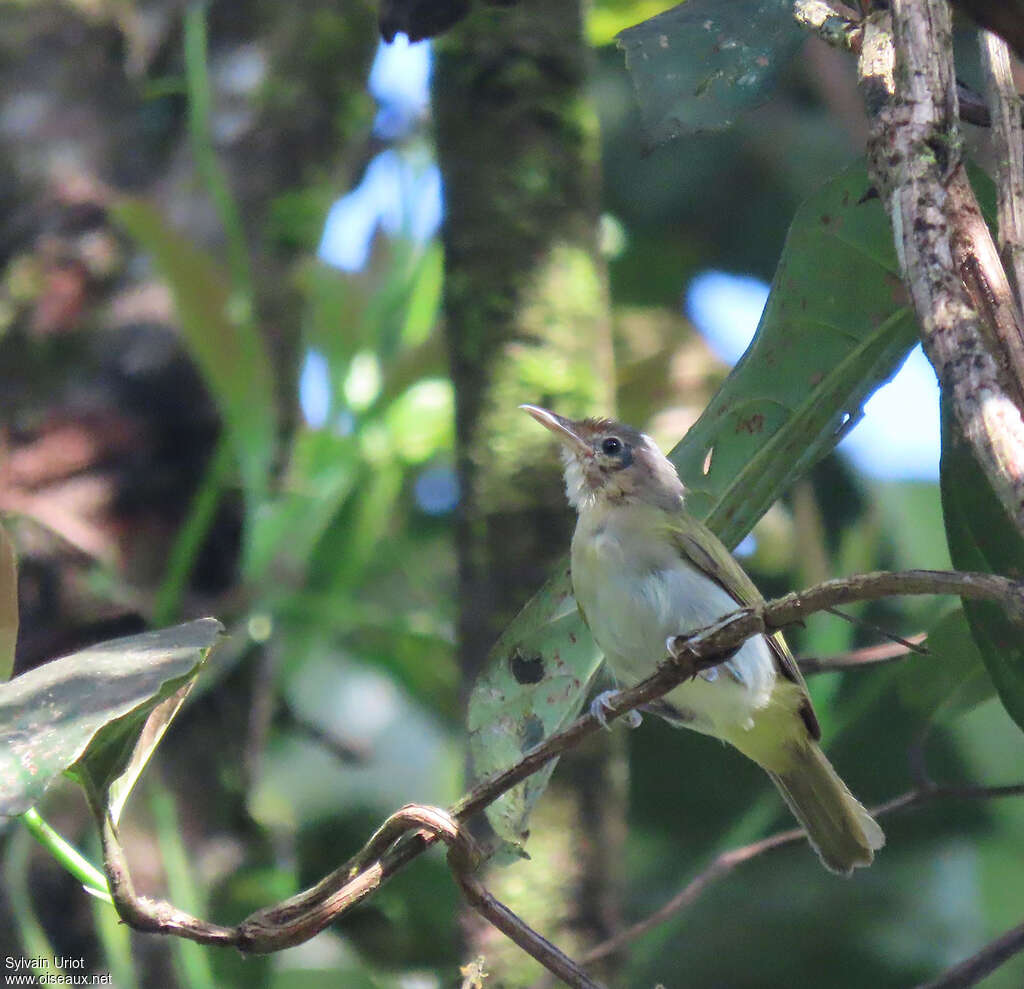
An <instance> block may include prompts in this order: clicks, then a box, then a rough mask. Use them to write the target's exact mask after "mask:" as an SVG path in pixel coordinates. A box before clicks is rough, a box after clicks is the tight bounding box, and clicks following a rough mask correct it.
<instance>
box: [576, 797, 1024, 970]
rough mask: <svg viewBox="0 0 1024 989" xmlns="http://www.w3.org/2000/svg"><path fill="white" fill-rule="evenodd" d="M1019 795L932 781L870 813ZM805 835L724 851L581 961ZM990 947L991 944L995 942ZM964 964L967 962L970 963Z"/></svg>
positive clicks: (785, 834) (615, 947) (782, 834)
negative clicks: (952, 801) (671, 894)
mask: <svg viewBox="0 0 1024 989" xmlns="http://www.w3.org/2000/svg"><path fill="white" fill-rule="evenodd" d="M1016 796H1024V783H1019V784H1016V785H1013V786H989V787H985V786H938V785H934V784H933V785H930V786H923V787H917V788H915V789H913V790H909V791H908V792H906V793H904V794H901V795H900V796H898V797H896V798H894V799H893V800H889V801H887V802H886V803H884V804H880V805H879V806H878V807H874V808H872V810H871V814H872V816H873V817H886V816H888V815H890V814H893V813H897V812H899V811H905V810H912V809H914V808H917V807H922V806H924V805H926V804H929V803H931V802H933V801H935V800H940V799H960V800H963V799H971V800H985V799H994V798H997V797H1016ZM803 837H804V832H803V831H802V830H800V829H799V828H793V829H791V830H788V831H779V832H778V833H776V834H773V835H769V836H768V837H767V838H762V839H761V840H760V841H755V842H752V843H751V844H749V845H742V846H741V847H739V848H731V849H729V850H728V851H725V852H721V853H720V854H719V855H717V856H716V857H715V858H714V859H713V860H712V861H711V863H710V865H708V866H707V867H706V868H705V869H703V870H702V871H701V872H699V873H697V875H696V876H694V878H693V879H691V880H690V881H689V882H688V883H687V884H686V885H685V886H684V887H683V888H682V889H681V890H680V891H679V892H678V893H676V894H675V896H673V897H672V898H671V899H670V900H668V901H667V902H666V903H665V904H664V905H663V906H661V907H659V908H658V909H657V910H655V911H654V913H652V914H650V915H648V916H647V917H644V919H643V920H639V921H637V922H636V923H635V924H631V925H630V926H629V927H627V928H625V929H624V930H622V931H620V932H619V933H618V934H616V935H615V936H614V937H611V938H609V939H608V940H607V941H604V942H603V943H601V944H599V945H596V946H595V947H593V948H591V949H590V951H588V952H587V953H586V954H585V955H584V956H583V957H582V958H581V959H580V964H583V965H589V964H590V963H591V962H595V961H598V960H599V959H601V958H604V957H606V956H607V955H610V954H614V953H615V952H616V951H619V950H621V949H622V948H623V947H625V946H626V945H627V944H629V943H631V942H632V941H635V940H636V939H637V938H639V937H641V936H642V935H644V934H646V933H647V932H648V931H650V930H652V929H653V928H655V927H657V926H658V925H659V924H662V923H664V922H665V921H666V920H668V919H669V918H670V917H672V916H674V915H675V914H677V913H679V912H681V911H682V910H685V909H687V908H688V907H690V906H692V905H693V904H694V902H696V900H697V899H698V898H699V897H700V896H701V895H702V894H703V893H704V891H705V890H706V889H707V888H708V887H709V886H711V885H713V884H714V883H715V882H717V881H718V880H719V879H723V878H725V876H727V875H729V873H730V872H732V871H733V870H734V869H735V868H736V867H737V866H740V865H743V863H744V862H749V861H750V860H751V859H754V858H757V857H758V856H760V855H763V854H764V853H765V852H770V851H772V850H774V849H776V848H783V847H785V846H786V845H792V844H794V843H795V842H797V841H800V840H801V839H802V838H803ZM1011 933H1013V932H1011ZM1004 936H1005V935H1004ZM993 944H995V942H993ZM989 947H992V945H990V946H989ZM1022 949H1024V942H1022V943H1021V944H1020V945H1019V946H1018V947H1017V948H1016V950H1017V951H1020V950H1022ZM986 950H987V949H986ZM977 957H979V956H975V958H977ZM1008 957H1009V955H1006V956H1004V957H1002V958H1001V959H1000V961H999V962H997V963H996V964H1001V962H1002V961H1005V960H1006V958H1008ZM964 964H965V965H966V964H967V963H964ZM994 967H995V965H993V966H992V968H994ZM991 970H992V969H991V968H989V969H985V970H984V971H983V972H982V974H987V972H989V971H991ZM973 984H974V983H967V982H964V983H959V982H958V983H948V985H950V986H953V985H956V986H961V985H964V986H966V985H973ZM935 985H937V986H938V985H942V986H945V985H947V983H944V982H942V983H935Z"/></svg>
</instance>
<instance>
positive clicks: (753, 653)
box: [572, 516, 775, 707]
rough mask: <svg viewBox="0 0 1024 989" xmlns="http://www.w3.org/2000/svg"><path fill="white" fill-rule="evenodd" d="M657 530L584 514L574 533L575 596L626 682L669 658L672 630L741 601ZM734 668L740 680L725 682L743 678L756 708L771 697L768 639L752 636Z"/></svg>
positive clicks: (707, 620) (704, 621)
mask: <svg viewBox="0 0 1024 989" xmlns="http://www.w3.org/2000/svg"><path fill="white" fill-rule="evenodd" d="M657 533H658V530H653V531H652V532H650V533H649V532H648V531H647V530H646V529H645V528H644V527H642V526H640V527H638V526H637V525H635V524H632V522H631V520H626V521H625V523H624V524H617V522H616V520H615V518H614V516H612V517H606V518H603V519H602V518H594V519H587V518H585V517H584V516H581V517H580V521H579V524H578V526H577V529H576V534H575V536H574V537H573V545H572V579H573V590H574V593H575V595H576V600H577V602H578V603H579V605H580V608H581V609H582V611H583V614H584V615H585V617H586V620H587V624H588V626H589V627H590V631H591V633H592V634H593V636H594V640H595V641H596V642H597V644H598V646H599V647H600V648H601V650H602V651H603V652H604V654H605V658H606V660H607V662H608V665H609V667H610V668H611V670H612V672H613V674H614V675H615V676H616V678H617V679H618V680H619V681H620V682H622V683H626V684H628V683H635V682H636V681H637V680H640V679H643V678H644V677H646V676H649V675H650V674H651V673H652V672H653V671H654V669H655V667H656V666H657V665H658V664H659V663H660V662H661V661H662V660H663V659H664V658H665V656H666V647H665V640H666V639H667V638H668V637H669V636H673V635H680V634H683V633H685V632H689V631H692V630H694V629H697V628H702V627H704V626H706V625H710V624H712V623H713V622H715V621H717V620H718V619H719V618H721V617H723V616H724V615H726V614H728V613H729V612H731V611H734V610H735V609H736V607H737V604H736V602H735V601H734V600H733V598H732V597H731V596H730V595H729V594H728V593H727V592H726V591H725V590H723V589H722V588H721V587H720V586H719V585H718V584H717V583H715V582H714V581H713V580H711V579H710V578H709V577H708V576H707V575H706V574H704V573H703V571H701V570H699V569H698V568H697V567H696V566H694V565H693V564H691V563H690V562H689V560H688V559H687V558H686V557H684V556H682V555H681V554H680V553H679V552H678V551H677V549H676V548H675V546H674V545H673V544H672V543H671V541H669V540H667V539H664V538H659V536H658V534H657ZM730 668H731V669H732V671H733V672H734V674H735V679H734V678H732V677H728V678H720V681H724V680H726V679H728V680H730V681H731V682H732V683H733V684H735V685H736V686H738V684H736V679H738V680H740V682H741V683H742V684H743V686H744V687H745V688H746V689H745V690H744V693H747V694H748V701H747V702H749V703H752V704H753V705H754V706H755V707H756V706H758V705H759V704H761V703H766V702H767V699H768V696H769V695H770V694H771V690H772V686H773V684H774V681H775V669H774V663H773V661H772V658H771V654H770V651H769V649H768V646H767V643H765V641H764V640H763V639H761V638H760V637H759V638H756V639H752V640H750V641H748V642H747V643H746V644H745V645H744V646H743V648H741V649H740V650H739V652H738V653H737V654H736V656H735V657H733V659H732V661H731V663H730ZM707 686H708V687H710V686H712V684H707ZM720 686H721V687H725V686H726V684H725V683H724V682H721V683H720ZM679 689H682V688H679ZM675 694H676V691H673V694H672V695H670V699H671V697H675Z"/></svg>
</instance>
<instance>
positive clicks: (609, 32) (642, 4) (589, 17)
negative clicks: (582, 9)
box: [586, 0, 675, 45]
mask: <svg viewBox="0 0 1024 989" xmlns="http://www.w3.org/2000/svg"><path fill="white" fill-rule="evenodd" d="M674 6H675V3H674V2H673V0H598V2H597V3H591V4H587V8H586V32H587V41H589V42H590V44H592V45H607V44H610V43H611V42H612V41H614V40H615V35H617V34H618V33H619V32H620V31H623V30H625V29H626V28H628V27H632V26H633V25H634V24H639V23H640V22H641V21H646V20H647V19H648V18H651V17H654V16H655V15H656V14H660V13H663V12H664V11H666V10H668V9H669V8H670V7H674Z"/></svg>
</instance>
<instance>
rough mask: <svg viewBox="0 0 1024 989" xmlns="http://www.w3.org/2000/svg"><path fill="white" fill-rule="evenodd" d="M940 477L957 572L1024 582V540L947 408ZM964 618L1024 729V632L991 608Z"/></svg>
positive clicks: (972, 609) (970, 608)
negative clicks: (999, 575)
mask: <svg viewBox="0 0 1024 989" xmlns="http://www.w3.org/2000/svg"><path fill="white" fill-rule="evenodd" d="M939 473H940V482H941V487H942V512H943V515H944V516H945V520H946V540H947V542H948V543H949V556H950V559H951V560H952V561H953V566H954V567H956V568H957V569H958V570H980V571H984V572H986V573H998V574H1002V575H1003V576H1005V577H1013V578H1015V579H1017V580H1020V579H1021V578H1022V577H1024V536H1022V535H1021V533H1020V530H1019V529H1017V527H1016V526H1015V525H1013V523H1012V522H1011V521H1010V519H1009V517H1008V516H1007V514H1006V512H1005V511H1004V510H1003V507H1002V505H1001V504H1000V502H999V499H998V498H997V497H996V495H995V492H994V491H993V490H992V487H991V486H990V485H989V483H988V480H987V479H986V477H985V474H984V472H983V471H982V469H981V468H980V467H979V466H978V462H977V460H975V458H974V453H973V451H972V450H971V448H970V447H969V446H968V444H967V443H966V442H965V441H964V439H963V437H962V435H961V434H960V430H959V427H958V426H957V424H956V421H955V420H954V419H953V417H952V413H951V411H950V409H949V407H948V406H947V405H946V403H945V402H943V403H942V461H941V466H940V472H939ZM964 612H965V613H966V615H967V621H968V623H969V624H970V627H971V634H972V635H973V637H974V641H975V643H977V646H978V649H979V650H980V652H981V657H982V659H983V660H984V662H985V666H986V668H987V669H988V672H989V675H990V676H991V677H992V682H993V683H994V684H995V688H996V691H997V692H998V694H999V698H1000V700H1001V701H1002V702H1003V707H1005V708H1006V710H1007V712H1008V713H1009V715H1010V717H1011V718H1013V720H1014V721H1016V722H1017V724H1018V725H1020V727H1021V728H1024V630H1022V629H1021V628H1020V626H1018V625H1015V624H1014V623H1013V622H1012V621H1010V618H1009V617H1008V616H1007V614H1006V612H1004V611H1003V609H1002V608H1000V607H999V605H997V604H994V603H992V602H988V601H965V602H964Z"/></svg>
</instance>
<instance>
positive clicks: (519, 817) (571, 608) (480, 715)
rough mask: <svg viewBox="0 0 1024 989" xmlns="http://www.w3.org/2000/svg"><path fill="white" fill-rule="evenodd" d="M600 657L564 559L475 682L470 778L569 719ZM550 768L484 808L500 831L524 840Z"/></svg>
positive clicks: (504, 762)
mask: <svg viewBox="0 0 1024 989" xmlns="http://www.w3.org/2000/svg"><path fill="white" fill-rule="evenodd" d="M600 663H601V653H600V652H599V651H598V648H597V646H596V645H594V640H593V639H592V638H591V637H590V632H589V630H588V629H587V627H586V625H585V624H584V623H583V620H582V618H581V617H580V613H579V610H578V609H577V607H576V599H575V598H574V597H573V596H572V584H571V582H570V579H569V570H568V567H565V568H564V569H562V570H560V571H559V572H558V574H557V575H556V576H554V577H552V578H551V579H550V580H549V581H548V582H547V583H546V584H545V585H544V586H543V587H542V588H541V589H540V590H539V591H538V592H537V593H536V594H535V595H534V596H533V597H532V598H531V599H530V600H529V601H528V602H527V604H526V606H525V607H524V608H523V610H522V611H521V612H520V613H519V614H518V615H517V616H516V617H515V618H514V619H513V620H512V622H511V623H510V624H509V626H508V628H507V629H506V630H505V632H504V634H503V635H502V636H501V638H500V639H498V641H497V643H495V646H494V648H493V649H492V650H491V653H490V656H489V657H488V660H487V664H486V666H485V667H484V669H483V672H482V673H481V674H480V677H479V678H478V679H477V682H476V683H475V684H474V686H473V693H472V694H471V696H470V699H469V720H468V725H467V727H468V728H469V752H470V759H471V761H472V775H473V777H474V779H482V778H483V777H485V776H487V775H488V774H490V773H492V772H494V771H495V770H497V769H502V768H504V767H505V766H510V765H512V764H513V763H514V762H517V761H518V760H519V758H520V757H521V756H522V755H523V753H524V752H526V751H527V750H528V749H530V748H532V747H533V746H534V745H537V744H538V743H539V742H541V741H542V740H543V739H545V738H547V737H548V735H551V734H553V733H554V732H556V731H559V730H560V729H562V728H564V727H565V726H566V725H567V724H568V723H569V722H570V721H572V719H573V718H575V717H576V714H577V712H578V711H579V709H580V705H581V704H582V702H583V698H584V696H585V694H586V692H587V689H588V686H589V683H590V680H591V678H592V677H593V676H594V675H595V674H596V673H597V670H598V668H599V666H600ZM554 769H555V760H552V761H551V762H549V763H548V764H547V765H546V766H545V767H544V768H543V769H542V770H541V771H540V772H538V773H534V774H533V775H532V776H531V777H529V779H527V780H526V781H525V782H523V783H521V784H520V785H519V786H516V787H513V789H511V790H509V791H508V792H507V793H505V794H503V795H502V796H501V797H499V798H498V799H497V800H496V801H495V802H494V803H493V804H491V805H490V807H488V808H487V817H488V820H490V822H491V826H492V827H493V828H494V830H495V832H497V834H498V835H499V837H501V838H504V839H505V840H506V841H509V842H512V843H513V844H520V843H522V842H523V841H525V840H526V834H527V832H526V821H527V818H528V817H529V813H530V810H531V809H532V808H533V805H534V804H535V803H536V801H537V799H538V798H539V797H540V795H541V794H542V793H543V792H544V790H545V788H546V787H547V785H548V780H549V779H550V778H551V774H552V773H553V772H554Z"/></svg>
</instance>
